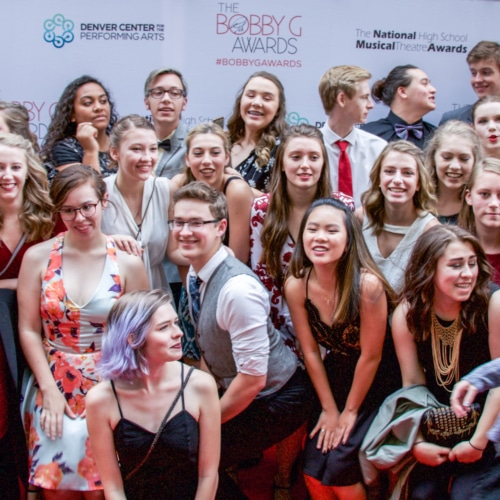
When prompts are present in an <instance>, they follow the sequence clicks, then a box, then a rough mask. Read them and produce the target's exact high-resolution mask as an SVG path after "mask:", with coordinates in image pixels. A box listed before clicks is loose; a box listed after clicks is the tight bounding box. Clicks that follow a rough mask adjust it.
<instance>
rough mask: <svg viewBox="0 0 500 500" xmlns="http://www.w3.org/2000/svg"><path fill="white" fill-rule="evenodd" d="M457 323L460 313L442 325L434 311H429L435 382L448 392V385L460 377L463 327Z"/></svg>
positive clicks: (449, 389)
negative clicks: (459, 361) (445, 324)
mask: <svg viewBox="0 0 500 500" xmlns="http://www.w3.org/2000/svg"><path fill="white" fill-rule="evenodd" d="M459 323H460V315H458V316H457V317H456V318H455V319H454V321H453V323H452V324H451V325H449V326H443V325H442V324H441V323H440V322H439V320H438V319H437V317H436V315H435V314H434V311H432V313H431V342H432V361H433V362H434V371H435V377H436V382H437V384H438V385H439V386H441V387H443V388H444V389H446V390H447V391H448V392H451V390H452V388H451V387H450V388H448V386H451V384H452V383H453V382H454V381H458V380H459V378H460V374H459V368H458V360H459V357H460V341H461V340H462V331H463V328H460V329H459Z"/></svg>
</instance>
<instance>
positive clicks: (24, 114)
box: [0, 101, 40, 153]
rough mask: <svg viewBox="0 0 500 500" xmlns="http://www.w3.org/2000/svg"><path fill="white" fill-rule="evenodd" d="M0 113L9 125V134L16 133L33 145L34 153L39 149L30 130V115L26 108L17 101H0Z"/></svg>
mask: <svg viewBox="0 0 500 500" xmlns="http://www.w3.org/2000/svg"><path fill="white" fill-rule="evenodd" d="M0 115H1V116H3V118H4V120H5V123H6V124H7V126H8V127H9V132H10V133H11V134H18V135H20V136H22V137H24V138H25V139H28V141H30V142H31V144H32V145H33V149H34V150H35V153H38V152H39V151H40V146H39V145H38V139H37V137H36V135H35V134H34V133H33V132H32V131H31V130H30V117H29V114H28V110H27V109H26V108H25V107H24V106H23V105H22V104H21V103H19V102H7V101H0Z"/></svg>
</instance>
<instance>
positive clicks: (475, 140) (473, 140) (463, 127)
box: [424, 120, 481, 194]
mask: <svg viewBox="0 0 500 500" xmlns="http://www.w3.org/2000/svg"><path fill="white" fill-rule="evenodd" d="M454 135H455V136H458V137H460V138H461V139H462V142H463V141H466V142H468V143H469V145H470V148H471V151H472V155H473V156H474V163H473V165H475V164H476V163H477V162H478V161H479V160H480V159H481V143H480V142H479V137H478V136H477V134H476V132H475V131H474V129H473V128H472V127H471V126H470V125H469V124H467V123H465V122H461V121H458V120H449V121H447V122H446V123H444V124H443V125H441V126H440V127H438V128H437V129H436V131H435V132H434V134H433V136H432V138H431V139H430V140H429V142H428V143H427V146H426V148H425V152H424V153H425V166H426V168H427V171H428V172H429V174H430V176H431V181H432V184H433V185H434V189H435V191H436V194H439V190H438V187H439V182H438V176H437V168H436V152H437V150H438V149H439V148H440V147H441V144H442V143H443V141H444V140H445V139H446V138H447V137H450V136H454Z"/></svg>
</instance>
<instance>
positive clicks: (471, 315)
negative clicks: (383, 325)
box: [401, 225, 491, 342]
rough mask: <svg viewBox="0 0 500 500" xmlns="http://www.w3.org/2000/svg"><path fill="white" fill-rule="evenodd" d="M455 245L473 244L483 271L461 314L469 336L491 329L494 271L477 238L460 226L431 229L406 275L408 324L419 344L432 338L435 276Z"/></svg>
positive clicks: (422, 238) (419, 242)
mask: <svg viewBox="0 0 500 500" xmlns="http://www.w3.org/2000/svg"><path fill="white" fill-rule="evenodd" d="M454 241H459V242H461V243H466V244H469V245H470V246H471V247H472V249H473V250H474V253H475V254H476V256H477V265H478V269H479V273H478V277H477V281H476V286H475V287H474V290H473V291H472V294H471V296H470V298H469V300H467V301H466V302H464V303H463V304H462V308H461V311H460V316H461V324H462V327H463V328H464V330H465V331H467V332H469V333H475V332H477V331H478V330H479V329H480V328H481V327H485V328H486V327H487V324H486V319H485V316H486V314H485V312H486V311H487V310H488V297H489V293H488V281H489V279H490V274H491V270H490V269H491V268H490V265H489V264H488V260H487V259H486V255H485V253H484V250H483V248H482V247H481V244H480V243H479V241H478V240H477V238H476V237H475V236H473V235H471V234H470V233H469V232H467V231H465V230H464V229H462V228H460V227H458V226H452V225H442V226H441V225H440V226H433V227H431V228H429V229H428V230H427V231H426V232H425V233H423V234H422V235H421V236H420V238H419V239H418V240H417V242H416V243H415V246H414V247H413V252H412V254H411V257H410V261H409V264H408V267H407V268H406V273H405V284H404V288H403V291H402V292H401V300H402V301H404V302H406V303H407V304H408V312H407V313H406V322H407V324H408V329H409V330H410V332H411V333H412V334H413V336H414V338H415V341H416V342H421V341H424V340H426V339H427V338H429V335H430V328H431V311H432V306H433V303H434V276H435V274H436V267H437V263H438V260H439V258H440V257H441V256H442V255H443V254H444V252H445V251H446V248H447V247H448V245H449V244H450V243H452V242H454Z"/></svg>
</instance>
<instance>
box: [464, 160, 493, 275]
mask: <svg viewBox="0 0 500 500" xmlns="http://www.w3.org/2000/svg"><path fill="white" fill-rule="evenodd" d="M460 225H461V226H462V227H464V228H465V229H467V230H468V231H470V232H471V233H472V234H474V235H475V236H477V238H478V240H479V241H480V242H481V245H482V246H483V249H484V251H485V253H486V257H487V258H488V261H489V263H490V264H491V265H492V267H493V275H492V280H493V281H494V282H495V283H497V284H498V285H500V160H497V159H496V158H485V159H484V160H482V161H481V162H479V163H478V164H477V165H476V167H474V169H473V171H472V174H471V176H470V179H469V183H468V184H467V190H466V192H465V203H464V205H463V208H462V212H461V213H460Z"/></svg>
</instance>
